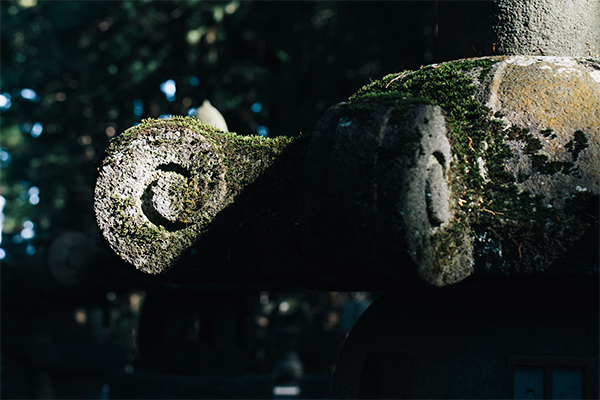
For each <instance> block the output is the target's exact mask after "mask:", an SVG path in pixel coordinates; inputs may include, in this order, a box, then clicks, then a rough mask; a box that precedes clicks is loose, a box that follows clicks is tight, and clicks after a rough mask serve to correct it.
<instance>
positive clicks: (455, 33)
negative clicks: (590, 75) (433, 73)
mask: <svg viewBox="0 0 600 400" xmlns="http://www.w3.org/2000/svg"><path fill="white" fill-rule="evenodd" d="M438 32H439V35H438V36H439V40H438V43H439V59H440V61H447V60H454V59H459V58H468V57H481V56H488V55H517V54H518V55H538V56H546V55H548V56H569V57H591V56H595V55H597V54H599V53H600V1H598V0H570V1H556V0H519V1H515V0H494V1H439V4H438Z"/></svg>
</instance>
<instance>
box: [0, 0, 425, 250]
mask: <svg viewBox="0 0 600 400" xmlns="http://www.w3.org/2000/svg"><path fill="white" fill-rule="evenodd" d="M0 7H1V8H0V11H1V15H2V38H1V62H2V65H1V67H2V69H1V80H0V84H1V89H0V94H1V95H2V96H3V97H2V98H0V109H1V110H2V116H1V121H0V122H1V125H2V139H1V143H0V146H1V147H2V148H1V150H0V151H1V153H0V162H1V163H2V164H1V165H2V186H1V188H0V195H2V196H3V197H4V198H5V207H4V215H5V220H4V229H3V231H4V234H5V239H4V240H5V242H3V243H4V244H5V243H6V242H10V241H11V235H16V234H18V233H19V232H21V231H22V230H23V229H24V228H27V227H31V224H30V223H28V224H26V227H24V226H23V224H24V223H25V222H26V221H31V222H32V223H33V226H34V231H35V236H36V238H37V239H38V240H39V239H43V238H47V237H49V236H50V235H52V234H53V233H55V232H56V231H57V230H59V229H61V228H64V223H65V222H66V221H68V218H65V215H64V214H65V212H68V210H67V209H65V207H66V206H67V203H68V202H67V193H68V191H69V190H70V189H72V188H74V187H79V186H84V187H91V186H92V179H93V165H94V161H95V160H96V159H97V157H98V156H99V155H100V154H101V153H102V151H103V149H104V148H105V147H106V146H107V143H108V141H109V139H110V138H111V137H113V136H114V135H118V134H119V133H121V132H123V131H124V130H125V129H127V128H129V127H131V126H133V125H134V124H136V123H137V122H139V121H140V120H141V119H143V118H148V117H152V118H158V117H159V116H167V115H188V114H189V113H190V110H193V109H195V108H196V107H199V106H200V105H201V104H202V102H203V100H204V99H209V100H210V101H211V103H212V104H213V105H214V106H215V107H216V108H217V109H219V110H220V111H221V113H222V114H223V115H224V117H225V119H226V121H227V124H228V126H229V129H230V131H233V132H237V133H239V134H242V135H251V134H256V133H257V129H258V127H266V129H267V130H268V134H269V136H278V135H292V136H293V135H297V134H298V133H299V132H305V133H306V132H310V130H311V129H312V128H313V127H314V125H315V122H316V121H317V119H318V118H319V116H320V115H321V114H322V113H323V112H324V111H325V110H326V109H327V108H328V107H330V106H332V105H334V104H336V103H338V102H340V101H344V100H346V99H347V98H348V96H350V95H351V94H352V93H353V92H355V91H356V90H357V89H358V88H360V87H361V86H363V85H364V84H366V83H368V82H369V81H370V80H371V79H373V80H374V79H378V78H380V77H382V76H383V75H385V74H388V73H393V72H398V71H401V70H403V69H412V68H419V66H421V65H424V64H428V63H431V62H432V61H433V59H434V57H435V52H436V51H435V46H436V36H435V25H436V16H435V2H432V1H425V2H423V1H421V2H406V1H401V2H372V1H369V2H367V1H351V2H299V1H282V2H267V1H258V2H250V1H248V2H246V1H244V2H238V1H232V2H201V1H162V2H149V1H133V2H118V1H60V2H59V1H56V2H54V1H39V2H36V1H35V0H20V1H12V2H9V1H3V2H2V3H1V6H0ZM165 82H172V83H174V84H175V88H176V92H175V95H174V97H173V98H167V96H166V95H165V93H164V92H163V91H161V84H163V83H165ZM253 104H256V105H259V107H257V106H255V107H254V111H253V108H252V105H253ZM256 110H259V111H258V112H255V111H256ZM192 112H193V111H192ZM32 188H34V189H33V190H32ZM30 200H32V201H30ZM33 203H35V204H33ZM29 236H31V232H29V231H26V234H25V238H29ZM17 240H18V239H17ZM24 240H25V241H27V240H28V239H24ZM5 247H8V245H6V246H3V248H5ZM30 252H32V249H31V248H30ZM7 256H8V257H11V254H10V253H9V254H8V255H7Z"/></svg>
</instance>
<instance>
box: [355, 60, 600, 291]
mask: <svg viewBox="0 0 600 400" xmlns="http://www.w3.org/2000/svg"><path fill="white" fill-rule="evenodd" d="M415 99H423V101H424V102H427V103H430V104H436V105H439V106H440V107H441V108H442V109H443V110H444V111H445V113H446V122H447V124H448V130H447V131H448V141H449V142H450V143H451V146H452V161H451V163H450V164H451V165H450V168H449V169H448V171H447V175H446V179H447V180H448V186H449V187H450V188H451V192H452V194H451V196H450V198H451V206H450V207H451V209H452V218H451V222H448V223H446V224H442V225H440V226H433V225H432V226H431V227H430V231H429V240H426V243H424V246H423V247H422V249H423V250H422V251H423V252H424V253H426V252H427V251H431V250H430V249H432V250H433V251H434V252H436V256H435V257H434V258H433V259H434V265H429V264H427V263H426V264H423V263H421V264H420V265H419V267H418V268H419V272H420V275H421V276H422V277H423V278H424V279H425V280H427V281H428V282H430V283H433V284H436V285H444V284H447V283H452V282H454V281H456V278H458V279H461V277H464V276H466V275H469V274H470V273H472V272H475V273H481V274H502V275H510V274H515V273H532V272H549V273H563V272H564V273H591V272H594V273H597V272H598V257H597V256H598V240H597V235H598V194H599V193H600V111H599V110H600V64H599V63H598V62H597V61H594V60H584V59H581V60H579V59H574V58H569V57H541V56H540V57H537V56H512V57H508V56H498V57H488V58H480V59H466V60H458V61H453V62H449V63H444V64H438V65H431V66H427V67H424V68H422V69H421V70H418V71H406V72H402V73H399V74H391V75H388V76H386V77H384V78H383V79H382V80H380V81H376V82H372V83H371V84H369V85H367V86H365V87H364V88H362V89H361V90H359V91H358V92H357V93H356V94H354V95H353V96H352V97H351V98H350V100H351V102H350V105H349V107H351V108H354V109H355V110H361V108H362V109H363V112H365V111H364V110H368V109H369V107H372V106H371V105H370V104H372V102H391V101H393V102H395V103H396V104H397V106H401V105H402V104H406V103H407V102H408V103H413V102H414V101H415ZM363 105H364V106H363ZM426 249H427V250H426ZM468 249H471V252H472V258H470V260H469V262H467V263H464V262H462V263H460V266H459V267H458V268H459V270H458V271H457V270H456V266H454V267H452V268H450V269H449V270H447V269H445V267H446V266H447V265H448V264H450V263H452V262H453V261H455V260H456V259H457V257H458V258H464V256H465V254H468V253H469V250H468ZM416 257H417V259H422V258H423V256H420V255H419V254H417V255H416ZM577 260H580V261H581V262H578V261H577Z"/></svg>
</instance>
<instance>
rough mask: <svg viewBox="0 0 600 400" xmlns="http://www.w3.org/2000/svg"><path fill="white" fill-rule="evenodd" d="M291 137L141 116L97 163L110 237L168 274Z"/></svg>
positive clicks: (127, 255)
mask: <svg viewBox="0 0 600 400" xmlns="http://www.w3.org/2000/svg"><path fill="white" fill-rule="evenodd" d="M290 142H291V139H288V138H285V137H281V138H278V139H265V138H262V137H257V136H252V137H249V136H246V137H245V136H238V135H236V134H232V133H228V132H223V131H220V130H218V129H217V128H215V127H213V126H210V125H206V124H203V123H201V122H200V121H198V120H197V119H194V118H182V117H175V118H172V119H168V120H145V121H142V123H141V124H139V125H137V126H135V127H133V128H130V129H129V130H127V131H126V132H124V133H123V134H121V135H120V136H118V137H117V138H116V139H114V140H113V141H112V142H111V143H110V145H109V147H108V149H107V150H106V154H105V156H104V158H103V159H102V160H101V162H100V163H99V166H98V176H97V179H96V187H95V207H94V208H95V212H96V218H97V221H98V225H99V227H100V229H101V231H102V234H103V236H104V238H105V239H106V240H107V241H108V243H109V244H110V246H111V247H112V249H113V250H114V251H115V252H116V253H117V254H118V255H119V256H120V257H122V258H123V259H124V260H125V261H127V262H129V263H131V264H133V265H134V266H135V267H136V268H137V269H139V270H141V271H143V272H146V273H149V274H159V273H163V272H165V270H167V269H169V267H170V266H171V265H172V264H173V263H174V262H175V261H176V260H177V259H178V258H179V256H180V254H181V253H182V251H184V250H186V249H188V248H189V247H190V246H191V245H192V243H193V242H194V241H195V239H196V238H197V236H199V235H201V233H202V232H203V229H205V228H206V226H207V225H209V224H210V222H211V220H212V219H213V218H214V217H215V216H216V215H217V214H218V213H219V212H220V211H221V210H222V209H224V208H225V207H226V206H227V205H229V204H230V203H231V202H232V201H233V198H234V197H235V196H236V194H237V193H239V192H240V191H241V190H242V189H243V188H244V187H245V186H246V185H248V184H249V183H251V182H253V181H254V180H255V179H256V178H257V177H258V176H259V175H260V174H261V173H262V172H263V171H264V170H265V169H266V168H267V167H268V166H269V165H271V164H272V163H273V161H274V160H275V159H276V158H277V156H278V155H279V154H280V153H281V150H282V149H283V148H285V147H286V145H287V144H289V143H290Z"/></svg>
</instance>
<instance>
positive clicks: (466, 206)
mask: <svg viewBox="0 0 600 400" xmlns="http://www.w3.org/2000/svg"><path fill="white" fill-rule="evenodd" d="M599 110H600V64H598V63H597V62H595V61H593V60H578V59H572V58H564V57H541V56H529V57H525V56H514V57H508V56H504V57H489V58H480V59H469V60H459V61H454V62H449V63H444V64H437V65H431V66H427V67H424V68H422V69H420V70H417V71H405V72H403V73H399V74H392V75H388V76H386V77H384V78H383V79H382V80H380V81H375V82H372V83H370V84H369V85H367V86H365V87H364V88H362V89H360V90H359V91H358V92H357V93H356V94H355V95H353V96H352V97H351V98H350V102H348V103H341V104H339V105H336V106H333V107H332V108H330V109H329V110H328V111H327V112H326V113H325V115H324V116H323V117H322V118H321V119H320V120H319V122H318V124H317V127H316V128H315V131H314V132H313V133H312V134H311V135H303V136H300V137H298V138H296V139H293V140H290V139H273V140H271V139H265V138H260V137H242V136H239V135H236V134H233V133H225V132H222V131H216V130H214V128H213V127H210V126H208V125H203V124H200V123H198V122H197V120H195V119H185V118H174V119H173V120H165V121H152V120H149V121H144V122H143V123H142V124H140V126H139V127H134V128H132V129H130V130H128V131H127V132H125V133H124V134H123V135H121V136H119V137H117V139H116V140H115V141H113V142H111V145H110V147H109V149H108V151H107V154H106V156H105V158H104V159H103V160H102V161H101V163H100V164H99V168H98V180H97V182H96V189H95V201H96V203H95V211H96V215H97V219H98V224H99V226H100V228H101V230H102V232H103V235H104V237H105V239H106V240H107V241H108V242H109V244H110V245H111V247H112V248H113V250H114V251H115V252H116V253H117V254H118V255H119V256H121V258H123V259H124V260H126V261H127V262H129V263H131V264H132V265H134V266H135V267H136V268H137V269H140V270H142V271H144V272H147V273H151V274H161V273H165V274H167V273H168V274H169V277H176V278H177V279H180V280H184V281H187V280H190V277H192V279H191V280H193V281H203V280H204V279H208V280H210V279H223V278H229V277H232V276H236V277H237V278H245V277H249V276H254V277H258V276H263V277H269V279H271V278H274V279H284V280H288V281H289V280H293V281H294V282H295V281H296V280H302V279H306V280H305V281H304V282H307V284H308V285H312V284H314V283H315V282H317V283H320V284H323V285H324V286H323V287H325V286H327V285H330V284H331V285H338V284H339V285H340V286H335V287H336V288H340V287H344V288H347V287H349V288H351V289H350V290H357V288H359V289H358V290H364V288H367V287H368V288H370V289H372V288H377V287H379V288H380V287H390V286H392V285H396V284H398V283H403V282H404V283H410V282H416V279H415V278H416V277H417V276H418V277H420V278H421V279H423V280H424V281H426V282H427V283H429V284H431V285H436V286H444V285H449V284H452V283H456V282H458V281H460V280H462V279H464V278H465V277H467V276H469V275H471V274H484V275H494V274H497V275H513V274H530V273H558V274H564V273H578V274H591V273H592V274H593V273H597V272H598V259H597V254H598V250H597V249H598V247H597V245H598V242H597V235H598V219H599V218H598V195H599V193H600V111H599ZM193 121H196V122H193ZM284 150H285V151H284ZM594 238H596V239H594ZM345 285H348V286H345ZM332 287H333V286H332Z"/></svg>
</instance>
